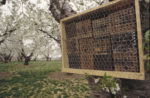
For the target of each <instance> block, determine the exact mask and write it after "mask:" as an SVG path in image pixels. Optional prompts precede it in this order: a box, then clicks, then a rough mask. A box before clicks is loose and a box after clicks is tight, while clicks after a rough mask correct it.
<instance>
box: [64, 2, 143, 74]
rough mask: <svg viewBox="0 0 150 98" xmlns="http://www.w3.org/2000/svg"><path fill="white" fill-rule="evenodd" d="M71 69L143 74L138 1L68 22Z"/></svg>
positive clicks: (88, 14)
mask: <svg viewBox="0 0 150 98" xmlns="http://www.w3.org/2000/svg"><path fill="white" fill-rule="evenodd" d="M64 24H65V31H66V41H65V42H66V45H67V50H66V51H67V55H68V61H69V68H75V69H93V70H105V71H123V72H139V71H140V67H139V54H138V38H137V27H136V12H135V4H134V0H122V1H121V2H117V3H116V4H113V5H110V6H106V7H104V8H100V9H97V10H95V11H92V12H89V13H86V14H83V15H79V16H77V17H75V18H73V19H70V20H67V21H65V22H64Z"/></svg>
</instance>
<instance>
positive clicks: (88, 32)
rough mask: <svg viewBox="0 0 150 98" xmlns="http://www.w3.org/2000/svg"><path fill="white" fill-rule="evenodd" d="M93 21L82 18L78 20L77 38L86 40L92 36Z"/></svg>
mask: <svg viewBox="0 0 150 98" xmlns="http://www.w3.org/2000/svg"><path fill="white" fill-rule="evenodd" d="M91 27H92V26H91V20H90V19H88V18H81V19H77V21H76V26H75V27H74V28H76V33H77V38H85V37H91V36H92V29H91Z"/></svg>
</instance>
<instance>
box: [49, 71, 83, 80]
mask: <svg viewBox="0 0 150 98" xmlns="http://www.w3.org/2000/svg"><path fill="white" fill-rule="evenodd" d="M48 78H49V79H55V80H65V79H83V78H84V75H79V74H70V73H64V72H53V73H51V74H50V75H48Z"/></svg>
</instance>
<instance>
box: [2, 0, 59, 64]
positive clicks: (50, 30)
mask: <svg viewBox="0 0 150 98" xmlns="http://www.w3.org/2000/svg"><path fill="white" fill-rule="evenodd" d="M7 3H8V4H7V5H5V6H7V14H5V12H4V10H6V8H5V9H3V8H2V6H1V9H0V17H1V18H0V61H4V62H5V63H7V62H9V61H11V60H12V59H14V60H18V61H24V64H25V65H28V64H29V61H30V60H31V59H32V60H36V59H37V58H38V57H39V56H41V57H43V58H44V57H45V59H46V60H47V61H49V60H51V57H52V54H53V52H54V51H57V50H58V51H60V47H59V46H60V34H59V28H58V27H59V25H58V23H56V22H55V20H54V18H53V17H51V16H50V12H49V11H46V10H45V9H41V8H38V7H37V6H35V4H32V3H31V2H30V1H22V0H17V1H15V0H14V1H11V2H10V1H9V2H7ZM9 4H11V5H9ZM50 21H51V22H50ZM54 44H56V45H54Z"/></svg>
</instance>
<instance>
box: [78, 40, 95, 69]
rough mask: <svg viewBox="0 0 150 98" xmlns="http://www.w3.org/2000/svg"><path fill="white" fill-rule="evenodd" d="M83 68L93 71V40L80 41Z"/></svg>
mask: <svg viewBox="0 0 150 98" xmlns="http://www.w3.org/2000/svg"><path fill="white" fill-rule="evenodd" d="M79 45H80V55H81V68H82V69H93V38H82V39H80V40H79Z"/></svg>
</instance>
